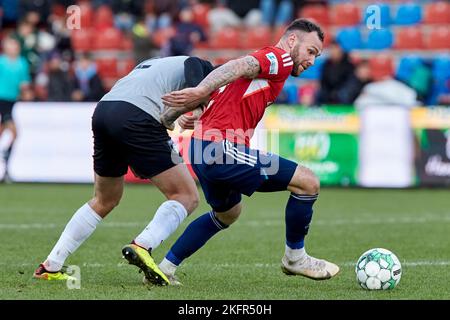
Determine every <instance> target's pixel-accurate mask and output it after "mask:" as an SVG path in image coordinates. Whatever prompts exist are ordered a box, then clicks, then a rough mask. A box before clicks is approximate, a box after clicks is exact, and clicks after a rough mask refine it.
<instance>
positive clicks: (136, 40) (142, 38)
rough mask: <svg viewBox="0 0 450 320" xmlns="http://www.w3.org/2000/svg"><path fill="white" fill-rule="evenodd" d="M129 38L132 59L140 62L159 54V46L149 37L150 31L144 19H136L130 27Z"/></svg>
mask: <svg viewBox="0 0 450 320" xmlns="http://www.w3.org/2000/svg"><path fill="white" fill-rule="evenodd" d="M131 39H132V41H133V48H134V51H133V53H134V60H135V61H136V62H137V63H138V64H139V63H140V62H142V61H144V60H147V59H149V58H152V57H155V56H157V55H158V54H159V48H158V47H157V46H156V45H155V43H154V42H153V40H152V39H151V37H150V33H149V31H148V29H147V26H146V24H145V22H144V20H142V19H140V20H138V21H137V22H136V23H135V24H134V26H133V28H132V29H131Z"/></svg>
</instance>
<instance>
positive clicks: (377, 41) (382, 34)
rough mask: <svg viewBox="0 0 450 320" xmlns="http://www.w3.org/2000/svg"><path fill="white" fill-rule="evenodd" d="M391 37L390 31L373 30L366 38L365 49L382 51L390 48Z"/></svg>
mask: <svg viewBox="0 0 450 320" xmlns="http://www.w3.org/2000/svg"><path fill="white" fill-rule="evenodd" d="M393 41H394V40H393V35H392V31H391V30H390V29H373V30H371V31H370V32H369V35H368V37H367V43H366V45H365V48H366V49H370V50H383V49H388V48H391V47H392V43H393Z"/></svg>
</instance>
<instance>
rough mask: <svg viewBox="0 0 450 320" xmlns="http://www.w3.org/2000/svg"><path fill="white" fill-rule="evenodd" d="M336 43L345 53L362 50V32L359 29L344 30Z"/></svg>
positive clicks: (339, 34)
mask: <svg viewBox="0 0 450 320" xmlns="http://www.w3.org/2000/svg"><path fill="white" fill-rule="evenodd" d="M336 41H337V42H338V43H339V44H340V45H341V47H342V48H343V49H344V51H347V52H348V51H352V50H355V49H361V48H362V39H361V32H360V31H359V28H344V29H341V30H339V31H338V33H337V34H336Z"/></svg>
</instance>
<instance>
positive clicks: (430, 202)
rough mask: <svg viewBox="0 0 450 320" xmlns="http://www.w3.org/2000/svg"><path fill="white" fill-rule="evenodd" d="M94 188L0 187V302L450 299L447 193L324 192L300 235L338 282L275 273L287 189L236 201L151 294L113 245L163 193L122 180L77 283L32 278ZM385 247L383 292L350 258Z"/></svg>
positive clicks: (84, 253)
mask: <svg viewBox="0 0 450 320" xmlns="http://www.w3.org/2000/svg"><path fill="white" fill-rule="evenodd" d="M91 195H92V186H90V185H47V184H13V185H0V248H1V252H0V253H1V260H0V261H1V262H0V264H1V267H2V272H1V273H0V283H1V284H2V285H1V286H0V299H145V300H161V299H183V300H184V299H252V300H264V299H289V300H291V299H294V300H296V299H302V300H303V299H314V300H319V299H320V300H322V299H344V300H347V299H349V300H355V299H358V300H361V299H362V300H366V299H370V300H373V299H450V288H449V286H448V285H447V282H446V281H445V280H444V279H447V280H448V279H450V250H449V248H450V236H449V235H450V209H449V199H450V198H449V190H444V189H441V190H438V189H433V190H423V189H420V190H368V189H331V188H329V189H323V190H322V192H321V195H320V197H319V200H318V201H317V203H316V205H315V214H314V217H313V222H312V224H311V227H310V232H309V235H308V237H307V250H308V252H309V253H310V254H311V255H314V256H317V257H323V258H326V259H328V260H330V261H333V262H336V263H338V264H339V265H340V266H341V272H340V273H339V275H338V276H337V277H336V278H333V279H331V280H328V281H313V280H309V279H306V278H303V277H292V276H291V277H288V276H286V275H284V274H283V273H282V272H281V270H280V259H281V257H282V254H283V251H284V207H285V203H286V200H287V197H288V193H272V194H269V193H264V194H255V195H254V196H252V198H245V199H244V210H243V213H242V215H241V218H240V219H239V221H237V222H236V223H235V224H234V225H233V226H231V227H230V228H229V229H228V230H226V231H224V232H221V233H219V234H217V235H216V236H215V237H214V238H213V239H212V240H210V241H209V242H208V243H207V244H206V246H205V247H204V248H202V249H201V250H200V251H199V252H197V253H196V254H194V255H193V256H192V257H190V258H189V259H188V260H186V261H185V263H184V264H183V265H182V267H180V268H179V271H178V275H179V277H180V280H181V281H182V282H183V284H184V285H183V286H182V287H163V288H156V287H153V288H151V289H149V288H147V287H145V286H144V285H142V284H141V279H142V276H141V274H139V273H138V272H137V269H136V268H135V267H134V266H130V265H127V264H125V260H123V259H122V258H121V253H120V250H121V247H122V246H123V245H124V244H126V243H128V242H129V241H130V240H132V238H133V237H134V236H136V235H137V234H138V233H139V232H140V231H141V230H142V229H143V228H144V227H145V226H146V225H147V223H148V222H149V221H150V219H151V217H152V216H153V214H154V212H155V210H156V208H157V207H158V205H159V204H160V203H161V202H162V201H164V199H163V196H162V195H161V194H160V193H159V192H158V190H157V189H156V188H154V187H152V186H148V185H147V186H144V185H128V186H126V189H125V194H124V197H123V199H122V202H121V204H120V205H119V207H117V208H116V209H115V210H114V211H113V212H112V213H111V214H110V216H108V217H107V218H106V219H105V221H104V222H103V223H102V224H101V225H100V226H99V227H98V228H97V230H96V231H95V233H94V234H93V235H92V237H91V238H90V239H89V240H88V241H87V242H85V243H84V244H83V245H82V246H81V247H80V248H79V250H78V251H77V252H76V253H74V254H73V255H72V256H71V257H70V258H69V259H68V260H67V261H66V264H70V265H78V266H79V267H80V268H81V289H79V290H69V289H67V287H66V284H65V283H61V282H46V281H39V280H35V279H32V273H33V271H34V269H35V268H36V267H37V265H38V264H39V263H40V262H41V261H42V260H43V259H45V257H46V256H47V255H48V253H49V252H50V250H51V249H52V247H53V245H54V244H55V242H56V241H57V240H58V238H59V235H60V233H61V232H62V230H63V228H64V225H65V224H66V223H67V221H68V220H69V219H70V217H71V216H72V214H73V213H74V212H75V210H76V209H77V208H78V207H80V206H81V205H82V204H83V203H85V202H86V201H87V200H88V199H89V198H90V197H91ZM207 210H208V206H207V204H206V203H205V201H204V199H202V201H201V205H200V207H199V208H198V209H197V210H196V212H195V213H194V214H193V216H192V217H189V218H187V219H186V220H185V222H184V223H183V225H182V226H180V228H179V229H178V230H177V232H176V234H174V235H173V236H172V237H170V238H169V239H168V240H167V241H166V242H165V243H164V244H163V245H162V246H160V247H159V248H157V249H156V250H155V251H154V257H155V260H156V261H157V262H159V261H160V260H161V259H162V257H163V256H164V254H165V253H166V251H167V250H168V248H169V247H170V245H171V244H172V243H173V242H174V241H175V239H176V237H177V236H178V235H179V234H181V232H182V231H183V230H184V229H185V227H186V226H187V224H188V223H189V222H190V221H192V220H193V219H195V218H196V217H198V216H199V215H200V214H201V213H202V212H205V211H207ZM373 247H383V248H387V249H390V250H391V251H393V252H394V253H395V254H397V256H398V257H399V259H400V261H401V262H402V266H403V275H402V279H401V281H400V284H399V286H398V287H397V288H395V289H394V290H391V291H376V292H369V291H365V290H363V289H361V288H360V287H359V286H358V285H357V283H356V280H355V273H354V263H355V262H356V260H357V259H358V257H359V256H360V254H361V253H362V252H364V251H366V250H367V249H369V248H373Z"/></svg>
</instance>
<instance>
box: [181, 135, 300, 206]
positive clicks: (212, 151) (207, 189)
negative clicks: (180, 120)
mask: <svg viewBox="0 0 450 320" xmlns="http://www.w3.org/2000/svg"><path fill="white" fill-rule="evenodd" d="M189 158H190V162H191V164H192V169H193V170H194V172H195V174H196V175H197V178H198V180H199V182H200V184H201V186H202V189H203V193H204V194H205V198H206V201H207V202H208V203H209V205H210V206H211V207H212V208H213V210H214V211H216V212H224V211H227V210H229V209H231V208H232V207H234V206H235V205H236V204H238V203H239V202H240V201H241V195H242V194H244V195H246V196H251V195H252V194H253V193H254V192H255V191H259V192H274V191H284V190H286V189H287V186H288V185H289V182H290V181H291V179H292V177H293V175H294V172H295V169H296V168H297V163H295V162H293V161H290V160H287V159H284V158H282V157H280V156H278V155H275V154H272V153H264V152H261V151H259V150H255V149H251V148H249V147H247V146H245V145H242V144H233V143H231V142H229V141H227V140H223V141H220V142H212V141H206V140H199V139H195V138H192V139H191V144H190V147H189Z"/></svg>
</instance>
